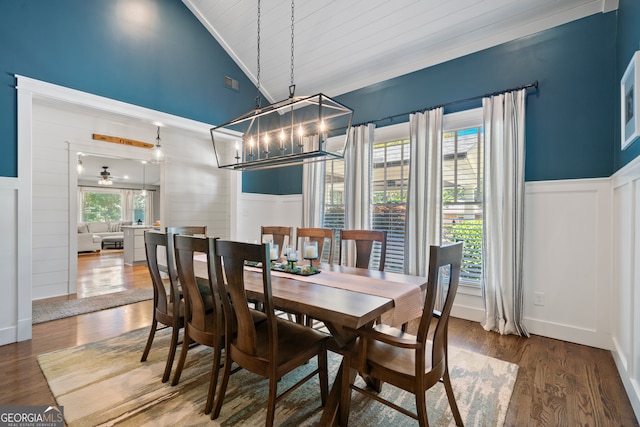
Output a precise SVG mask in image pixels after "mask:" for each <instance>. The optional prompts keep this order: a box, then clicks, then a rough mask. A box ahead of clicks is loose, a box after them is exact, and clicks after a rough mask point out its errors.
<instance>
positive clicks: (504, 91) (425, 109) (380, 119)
mask: <svg viewBox="0 0 640 427" xmlns="http://www.w3.org/2000/svg"><path fill="white" fill-rule="evenodd" d="M532 87H534V88H536V89H538V81H537V80H536V81H534V82H533V83H528V84H525V85H522V86H518V87H514V88H511V89H504V90H501V91H498V92H491V93H487V94H484V95H479V96H473V97H471V98H465V99H460V100H458V101H451V102H447V103H444V104H438V105H433V106H431V107H426V108H423V109H420V110H414V111H408V112H406V113H400V114H394V115H392V116H387V117H381V118H379V119H375V120H368V121H366V122H362V123H357V124H355V125H351V127H352V128H354V127H356V126H362V125H368V124H369V123H378V122H382V121H385V120H392V121H393V119H395V118H397V117H403V116H407V115H409V114H415V113H424V112H425V111H428V110H432V109H434V108H439V107H448V106H451V105H456V104H462V103H464V102H470V101H475V100H477V99H482V98H487V97H490V96H496V95H500V94H503V93H507V92H513V91H516V90H521V89H529V88H532Z"/></svg>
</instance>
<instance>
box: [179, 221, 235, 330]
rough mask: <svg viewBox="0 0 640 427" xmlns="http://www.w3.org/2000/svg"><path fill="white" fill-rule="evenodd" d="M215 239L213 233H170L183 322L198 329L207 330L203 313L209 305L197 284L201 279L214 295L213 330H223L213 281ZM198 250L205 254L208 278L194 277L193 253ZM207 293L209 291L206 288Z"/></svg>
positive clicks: (217, 296)
mask: <svg viewBox="0 0 640 427" xmlns="http://www.w3.org/2000/svg"><path fill="white" fill-rule="evenodd" d="M214 242H215V239H214V238H213V237H195V236H189V235H181V234H175V235H174V236H173V245H174V251H175V254H176V267H177V270H178V277H179V278H180V284H181V285H182V292H183V294H184V299H185V322H187V323H189V324H191V325H193V326H194V327H195V328H196V329H197V330H199V331H205V330H210V329H209V328H207V325H206V323H205V318H206V316H205V314H206V312H207V309H209V308H210V305H209V304H206V303H205V301H204V296H203V292H202V291H201V290H200V289H199V287H198V281H200V283H203V282H206V285H207V286H208V288H209V290H210V291H211V296H212V298H213V304H212V306H213V311H214V316H215V320H216V321H215V322H214V327H215V328H220V330H214V331H213V332H214V333H218V334H222V333H223V332H224V331H223V330H222V325H223V320H222V319H223V318H222V310H221V309H220V306H221V301H220V296H219V294H218V287H217V285H216V284H215V269H214V267H213V258H214V255H213V247H214ZM195 252H201V253H204V254H206V258H207V273H208V280H204V279H202V278H196V271H195V268H194V265H195V264H194V254H195ZM207 293H208V292H207Z"/></svg>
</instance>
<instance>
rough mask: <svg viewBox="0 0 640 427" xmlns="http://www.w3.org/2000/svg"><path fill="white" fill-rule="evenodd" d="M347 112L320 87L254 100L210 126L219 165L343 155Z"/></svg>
mask: <svg viewBox="0 0 640 427" xmlns="http://www.w3.org/2000/svg"><path fill="white" fill-rule="evenodd" d="M352 116H353V110H351V109H350V108H348V107H345V106H344V105H342V104H340V103H339V102H337V101H335V100H333V99H331V98H330V97H328V96H326V95H323V94H321V93H320V94H317V95H313V96H308V97H295V96H292V97H289V98H288V99H285V100H284V101H280V102H276V103H273V104H269V105H267V106H265V107H259V106H258V107H256V108H255V109H254V110H253V111H249V112H248V113H245V114H244V115H242V116H239V117H237V118H235V119H233V120H231V121H229V122H227V123H225V124H223V125H220V126H216V127H214V128H211V139H212V141H213V149H214V151H215V155H216V160H217V162H218V167H219V168H225V169H232V170H256V169H268V168H273V167H279V166H287V165H293V164H301V163H305V162H315V161H323V160H329V159H335V158H343V157H344V152H345V148H346V146H347V144H348V140H349V134H350V132H349V129H350V128H351V119H352Z"/></svg>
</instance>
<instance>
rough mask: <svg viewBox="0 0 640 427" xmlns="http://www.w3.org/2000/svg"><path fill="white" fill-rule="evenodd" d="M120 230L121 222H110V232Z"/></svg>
mask: <svg viewBox="0 0 640 427" xmlns="http://www.w3.org/2000/svg"><path fill="white" fill-rule="evenodd" d="M118 231H120V223H119V222H110V223H109V232H110V233H115V232H118Z"/></svg>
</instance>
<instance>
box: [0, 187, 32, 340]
mask: <svg viewBox="0 0 640 427" xmlns="http://www.w3.org/2000/svg"><path fill="white" fill-rule="evenodd" d="M18 191H19V188H18V180H17V179H16V178H0V205H1V206H2V209H0V233H1V235H2V245H1V246H0V292H1V293H2V309H0V345H2V344H6V343H10V342H15V341H18V335H19V334H18V330H19V328H18V323H19V322H20V320H21V319H23V317H21V315H20V314H21V313H20V310H19V306H18V305H17V304H16V301H18V292H19V288H18V286H17V283H19V280H18V275H19V270H18V269H19V264H18V230H19V228H18V217H19V216H18ZM27 308H28V309H29V314H28V316H27V318H28V319H29V321H31V312H30V311H31V306H30V304H29V307H27ZM27 338H28V337H27Z"/></svg>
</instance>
